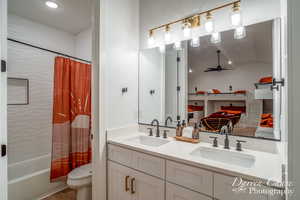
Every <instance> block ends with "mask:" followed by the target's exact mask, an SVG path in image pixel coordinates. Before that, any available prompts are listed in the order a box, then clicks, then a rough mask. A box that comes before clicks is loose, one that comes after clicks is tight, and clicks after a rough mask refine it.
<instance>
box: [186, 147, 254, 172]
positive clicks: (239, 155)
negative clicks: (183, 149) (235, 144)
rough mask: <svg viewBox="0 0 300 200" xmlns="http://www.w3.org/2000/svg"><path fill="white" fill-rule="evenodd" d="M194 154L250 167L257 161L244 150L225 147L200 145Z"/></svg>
mask: <svg viewBox="0 0 300 200" xmlns="http://www.w3.org/2000/svg"><path fill="white" fill-rule="evenodd" d="M191 155H192V156H196V157H201V158H204V159H208V160H212V161H216V162H221V163H226V164H230V165H237V166H240V167H245V168H250V167H251V166H253V165H254V163H255V157H254V156H253V155H250V154H246V153H243V152H234V151H229V150H225V149H224V150H223V149H215V148H208V147H199V148H197V149H196V150H194V151H193V152H192V153H191Z"/></svg>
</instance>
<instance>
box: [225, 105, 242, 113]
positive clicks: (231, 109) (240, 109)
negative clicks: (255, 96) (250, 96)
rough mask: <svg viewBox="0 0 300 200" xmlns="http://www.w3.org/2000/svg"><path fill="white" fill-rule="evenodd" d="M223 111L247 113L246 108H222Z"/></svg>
mask: <svg viewBox="0 0 300 200" xmlns="http://www.w3.org/2000/svg"><path fill="white" fill-rule="evenodd" d="M221 110H226V111H229V110H230V111H240V112H242V113H245V112H246V106H221Z"/></svg>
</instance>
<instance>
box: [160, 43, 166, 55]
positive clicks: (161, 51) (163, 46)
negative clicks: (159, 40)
mask: <svg viewBox="0 0 300 200" xmlns="http://www.w3.org/2000/svg"><path fill="white" fill-rule="evenodd" d="M159 52H160V53H162V54H164V53H165V52H166V46H165V45H164V44H162V45H159Z"/></svg>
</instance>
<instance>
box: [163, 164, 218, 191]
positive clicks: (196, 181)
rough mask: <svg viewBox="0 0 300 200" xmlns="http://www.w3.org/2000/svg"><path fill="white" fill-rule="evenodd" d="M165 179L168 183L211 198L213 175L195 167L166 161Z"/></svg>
mask: <svg viewBox="0 0 300 200" xmlns="http://www.w3.org/2000/svg"><path fill="white" fill-rule="evenodd" d="M166 170H167V171H166V179H167V181H168V182H171V183H175V184H178V185H181V186H183V187H185V188H190V189H191V190H194V191H197V192H200V193H203V194H206V195H209V196H212V195H213V190H212V189H213V173H212V172H210V171H207V170H203V169H199V168H196V167H191V166H187V165H184V164H180V163H176V162H172V161H167V162H166Z"/></svg>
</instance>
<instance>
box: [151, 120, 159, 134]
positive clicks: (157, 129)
mask: <svg viewBox="0 0 300 200" xmlns="http://www.w3.org/2000/svg"><path fill="white" fill-rule="evenodd" d="M154 122H156V137H160V133H159V121H158V120H157V119H154V120H153V121H152V122H151V126H154Z"/></svg>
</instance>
